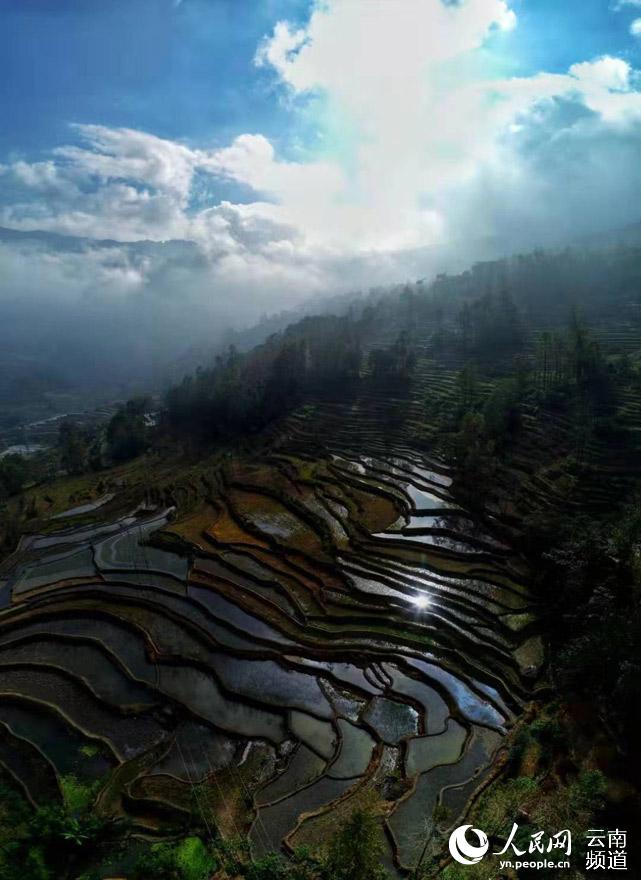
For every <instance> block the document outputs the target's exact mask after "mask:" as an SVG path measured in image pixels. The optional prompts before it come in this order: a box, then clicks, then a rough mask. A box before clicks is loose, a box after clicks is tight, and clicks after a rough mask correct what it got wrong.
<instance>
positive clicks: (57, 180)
mask: <svg viewBox="0 0 641 880" xmlns="http://www.w3.org/2000/svg"><path fill="white" fill-rule="evenodd" d="M623 6H624V4H621V5H620V9H619V11H616V10H615V11H613V13H612V14H613V15H622V14H623V11H622V10H623ZM361 12H362V10H360V8H359V6H358V4H342V3H334V2H330V3H324V4H320V3H318V4H316V3H315V4H312V6H311V8H310V11H309V16H308V18H307V19H306V21H305V22H304V23H303V24H302V25H301V24H300V22H297V23H292V22H289V21H288V20H286V19H283V20H281V21H277V22H275V23H274V26H273V28H272V29H271V31H269V32H267V33H265V35H264V37H263V39H262V40H261V41H259V42H258V43H257V44H256V46H255V54H254V57H253V59H251V61H250V63H249V65H248V76H255V77H258V78H259V79H258V80H257V81H258V82H260V83H262V84H263V87H264V88H265V89H266V90H267V91H266V94H267V96H268V98H267V99H266V100H270V101H272V102H273V103H274V105H275V106H276V105H279V106H281V112H283V111H282V107H283V106H284V107H285V111H284V112H286V118H287V126H286V128H285V129H284V130H283V132H282V136H281V137H280V138H278V139H274V138H273V137H269V136H268V135H267V134H263V133H261V132H260V131H251V130H248V131H241V132H240V133H236V134H234V135H233V136H231V137H227V139H226V140H225V138H224V137H223V136H222V135H220V136H218V137H217V138H216V139H210V140H207V139H203V140H201V141H199V142H195V141H194V140H193V139H191V140H190V141H189V142H187V141H186V140H185V141H182V140H179V139H172V138H169V137H161V136H159V135H158V134H155V133H153V132H151V131H146V130H142V129H141V128H135V127H118V126H113V125H107V124H101V123H100V122H97V121H96V120H92V119H88V120H82V121H76V122H74V123H73V124H71V125H68V126H66V128H65V131H66V135H65V138H64V139H63V142H62V143H57V144H55V145H54V144H52V146H51V147H50V148H43V149H42V150H40V152H39V154H38V155H37V156H34V155H29V154H28V153H26V152H25V153H23V154H21V153H20V151H18V152H17V153H16V152H15V151H14V152H13V153H12V154H11V155H10V156H9V157H7V158H6V161H4V162H3V164H2V165H0V180H1V181H2V184H3V192H2V199H1V201H0V225H2V227H3V231H2V233H1V234H0V319H1V320H0V345H1V346H2V349H3V363H4V365H5V372H6V370H7V369H8V373H6V375H8V376H9V380H8V381H9V382H11V381H14V382H21V381H22V379H21V376H24V375H26V374H28V373H29V371H33V370H41V371H42V370H44V371H45V372H46V371H48V373H49V376H50V379H51V381H52V382H53V384H54V385H59V386H60V387H83V388H88V389H89V388H92V387H98V386H102V387H105V386H109V387H112V388H114V389H121V390H122V391H123V392H125V391H130V390H132V389H136V388H137V387H141V388H158V387H161V386H162V385H163V383H166V382H167V381H169V380H171V379H174V378H176V376H177V375H180V373H181V371H182V372H184V371H185V370H189V369H192V368H193V366H194V365H195V364H197V363H202V362H206V361H207V359H208V358H211V357H212V356H213V353H214V352H215V351H216V350H217V349H218V348H220V347H221V346H224V345H225V344H226V341H227V340H228V339H229V335H230V330H231V329H232V328H234V329H240V328H243V327H249V326H251V325H253V324H255V323H256V322H257V321H259V320H260V318H261V316H264V315H270V314H274V313H278V312H281V311H283V310H294V311H296V310H297V309H301V308H302V309H304V308H305V304H306V303H308V302H310V301H311V302H314V304H315V307H316V308H318V303H319V301H322V300H323V298H331V297H333V296H335V295H336V294H340V293H344V292H348V291H354V290H367V289H369V288H370V287H372V286H381V285H392V284H396V283H401V282H404V281H405V280H415V279H417V278H428V279H429V278H431V277H433V276H434V275H435V274H437V273H440V272H454V271H459V270H461V269H463V268H465V267H466V266H468V265H470V264H472V263H473V262H475V261H477V260H483V259H489V258H494V257H498V256H503V255H509V254H511V253H514V252H517V251H527V250H531V249H533V248H535V247H538V246H546V247H557V246H563V245H565V244H567V243H572V242H573V241H576V240H577V239H580V238H581V237H582V236H586V235H593V236H594V235H596V236H598V235H599V233H601V232H602V231H606V230H611V229H616V228H618V227H623V226H625V225H627V224H630V223H634V222H636V221H637V220H638V219H639V214H640V212H639V209H638V205H639V204H641V163H639V161H638V156H639V154H640V148H641V92H640V91H639V83H640V74H639V71H638V70H637V69H636V68H635V67H634V65H633V63H632V62H631V61H630V60H629V58H628V57H623V56H624V53H621V56H618V55H614V54H601V55H594V53H593V52H590V53H589V54H587V55H583V54H582V48H581V46H580V45H577V47H576V50H575V51H576V57H575V59H574V61H573V62H572V63H570V64H568V65H566V67H565V68H564V69H562V70H560V69H559V66H558V64H556V65H555V66H554V67H553V68H552V69H546V68H545V67H541V68H540V69H538V68H530V69H528V70H527V71H525V70H524V69H523V68H522V67H521V68H519V67H518V65H515V64H514V63H512V62H511V61H510V52H511V51H512V48H511V47H512V46H513V44H512V43H511V42H510V41H511V40H512V41H513V40H514V39H515V37H514V35H515V34H518V30H519V28H520V27H521V26H522V25H521V20H520V17H519V16H520V12H519V8H518V6H517V4H513V3H511V2H507V0H469V2H466V3H447V4H446V3H442V2H441V0H430V2H423V0H420V2H419V0H406V2H405V3H403V4H402V6H399V5H397V4H372V5H371V6H369V7H368V14H367V15H366V16H364V15H362V14H361ZM203 112H205V111H203ZM6 381H7V379H6V377H5V382H6Z"/></svg>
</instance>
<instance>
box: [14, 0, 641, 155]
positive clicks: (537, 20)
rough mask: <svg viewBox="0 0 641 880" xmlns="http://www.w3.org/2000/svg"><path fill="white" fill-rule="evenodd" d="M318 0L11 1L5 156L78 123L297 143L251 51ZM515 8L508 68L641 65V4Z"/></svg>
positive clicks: (214, 140) (194, 137)
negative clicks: (608, 59) (608, 61)
mask: <svg viewBox="0 0 641 880" xmlns="http://www.w3.org/2000/svg"><path fill="white" fill-rule="evenodd" d="M366 2H367V0H366ZM373 2H376V0H373ZM392 2H394V0H392ZM397 2H403V0H397ZM310 5H311V4H310V3H309V2H308V0H182V2H180V3H176V0H109V2H104V0H82V2H78V0H4V2H3V4H2V12H1V16H2V27H1V28H0V82H1V83H2V86H1V91H0V101H1V110H2V115H3V118H4V119H5V120H7V121H8V122H9V124H8V125H3V126H2V127H1V128H0V155H2V156H3V157H4V159H5V160H6V159H7V158H9V157H11V156H12V155H20V156H23V157H24V156H29V157H34V156H35V155H36V154H38V152H42V151H46V150H48V149H50V148H51V147H53V146H56V145H58V144H62V143H66V142H68V140H69V129H68V125H69V123H71V122H78V123H82V122H92V123H100V124H103V125H108V126H124V127H128V128H140V129H143V130H145V131H150V132H153V133H154V134H157V135H159V136H160V137H165V138H171V139H177V140H186V141H188V142H193V143H198V144H202V143H205V142H206V143H210V144H220V145H222V144H223V143H225V142H228V141H229V140H231V139H232V138H233V137H234V136H236V135H238V134H241V133H243V132H245V131H260V132H262V133H263V134H265V135H266V136H267V137H269V138H270V139H272V140H274V141H276V142H279V141H282V142H283V143H282V148H283V149H284V150H287V149H288V147H289V141H290V139H294V140H295V141H297V140H298V139H300V137H301V119H300V114H299V115H298V117H297V118H296V119H295V120H292V114H291V112H290V111H289V110H288V109H287V106H286V105H285V103H284V102H283V101H282V100H279V95H278V93H277V90H276V89H275V84H274V76H273V74H272V73H271V72H270V71H268V70H264V69H259V68H256V67H255V66H254V65H253V58H254V55H255V53H256V47H257V46H258V44H259V42H260V40H261V39H262V38H263V37H264V36H265V35H266V34H268V33H269V32H270V31H271V30H272V28H273V27H274V24H275V23H276V22H277V21H279V20H283V19H286V20H288V21H291V22H294V23H299V24H301V25H302V24H303V23H304V22H305V21H306V19H307V17H308V14H309V9H310ZM512 5H513V8H514V9H515V10H516V12H517V14H518V16H519V27H517V28H516V29H515V30H514V31H513V32H512V33H510V34H509V35H508V37H507V38H506V39H505V40H504V45H503V46H502V47H501V48H502V51H501V52H500V53H499V56H500V60H501V62H502V65H503V69H504V70H505V71H506V72H508V73H512V74H514V75H530V74H532V73H535V72H537V71H539V70H549V71H554V72H562V71H565V70H567V68H568V67H569V66H570V65H571V64H572V63H574V62H575V61H577V60H583V59H585V58H592V57H595V56H597V55H603V54H613V55H617V56H618V57H622V58H626V59H629V60H630V61H632V62H634V61H637V62H638V61H639V58H640V56H641V41H639V40H635V39H634V38H632V37H631V35H630V33H629V25H630V22H631V21H632V20H633V19H634V18H635V17H637V16H641V7H639V8H637V9H636V10H635V8H634V7H633V6H628V7H627V8H625V9H624V10H621V11H619V12H614V11H613V4H612V3H611V2H609V0H563V2H561V0H518V2H515V3H514V4H512ZM635 12H636V14H635ZM302 133H303V134H304V132H302Z"/></svg>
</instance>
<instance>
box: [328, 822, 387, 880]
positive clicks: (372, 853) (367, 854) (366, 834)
mask: <svg viewBox="0 0 641 880" xmlns="http://www.w3.org/2000/svg"><path fill="white" fill-rule="evenodd" d="M382 852H383V844H382V842H381V839H380V828H379V824H378V822H377V820H376V817H375V816H374V814H373V812H372V811H371V810H366V809H359V810H354V812H353V813H352V815H351V816H350V818H349V819H348V820H347V822H346V823H345V825H344V826H343V828H342V829H341V830H340V831H338V832H337V834H335V835H334V837H333V839H332V841H331V843H330V846H329V852H328V856H327V859H326V862H325V872H324V873H325V877H326V878H327V880H385V878H387V877H388V876H389V875H388V873H387V871H386V870H385V869H384V868H383V866H382V865H381V863H380V860H381V854H382Z"/></svg>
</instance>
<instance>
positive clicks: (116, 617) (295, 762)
mask: <svg viewBox="0 0 641 880" xmlns="http://www.w3.org/2000/svg"><path fill="white" fill-rule="evenodd" d="M398 405H399V408H402V406H403V401H402V400H399V402H398ZM354 407H355V408H354ZM354 407H351V410H350V405H347V404H346V405H345V406H344V407H343V408H341V406H340V405H338V404H336V405H335V406H332V405H328V406H327V407H326V408H325V410H324V411H323V413H322V414H321V415H322V418H321V417H319V418H315V419H314V420H310V419H305V418H302V417H300V416H294V417H293V418H292V419H290V420H289V422H288V425H287V426H286V431H285V433H284V435H281V439H280V441H279V442H278V443H277V444H275V445H274V447H273V448H272V451H271V452H270V453H266V454H265V455H264V456H263V458H261V460H259V461H253V462H242V461H240V462H239V461H236V462H229V463H228V464H227V465H226V466H225V468H224V469H223V470H222V472H221V474H220V476H219V478H218V480H217V481H215V480H212V485H216V484H217V485H218V487H219V488H218V489H216V490H212V493H211V497H209V498H208V499H207V503H206V504H204V505H202V506H201V508H200V509H199V510H198V511H197V512H196V513H194V512H193V511H192V512H191V513H190V515H189V517H186V518H182V519H181V516H180V511H175V510H171V509H169V510H148V509H142V508H141V509H138V510H133V511H132V510H129V511H121V513H120V517H119V518H113V517H112V519H111V521H106V520H102V521H101V519H100V506H96V507H95V509H94V510H93V511H92V512H93V514H94V516H95V521H94V524H93V525H92V526H87V525H86V523H85V524H84V525H80V526H74V524H73V517H74V515H76V514H77V511H73V510H71V511H69V514H68V516H67V517H61V518H59V519H57V520H56V523H55V526H54V528H55V529H56V531H47V532H46V534H45V533H43V534H42V535H33V536H30V537H29V538H28V539H26V540H23V542H22V544H21V547H20V552H19V554H17V555H16V562H15V565H14V567H13V569H12V570H11V572H10V575H9V576H8V577H7V579H6V581H5V583H4V586H3V588H2V597H3V604H2V611H1V612H0V722H1V723H0V762H1V763H2V765H3V766H4V767H5V768H6V769H7V770H8V771H9V773H11V774H12V775H13V776H14V778H15V779H16V780H17V781H18V782H19V784H20V785H21V786H22V788H23V790H24V791H25V792H26V794H27V796H28V797H29V798H30V800H32V801H33V802H34V803H38V802H41V801H43V800H47V799H50V798H51V797H59V796H60V794H59V789H60V779H61V777H62V776H64V775H66V774H69V773H73V774H75V775H77V776H79V777H81V778H83V779H87V780H91V779H97V778H102V779H104V778H106V783H105V784H104V785H103V787H102V789H101V791H100V793H99V795H98V797H97V802H96V809H97V810H99V811H100V812H102V813H103V814H105V815H114V816H119V815H122V816H128V817H129V818H130V819H131V821H132V823H133V829H134V832H135V833H137V834H143V835H147V836H149V835H151V836H163V835H167V834H169V833H179V832H180V830H181V829H182V828H185V827H186V826H187V824H188V822H189V818H190V813H191V811H192V810H193V804H194V799H196V800H197V801H198V803H199V808H200V809H201V810H202V811H203V812H204V813H205V815H206V816H207V817H208V818H209V819H211V820H213V822H215V824H216V826H217V828H218V829H219V830H220V833H222V834H223V835H225V836H229V835H236V834H241V835H248V837H249V839H250V842H251V847H252V850H253V852H254V853H255V854H256V855H259V854H261V853H263V852H265V851H268V850H273V849H276V850H278V849H283V848H284V849H285V850H288V849H292V848H294V847H296V846H298V845H300V844H308V845H310V846H311V847H312V849H313V848H315V847H318V846H319V843H320V842H322V840H323V839H327V835H328V834H330V833H331V832H332V831H333V830H334V829H335V828H336V827H338V826H339V825H340V823H341V822H342V820H343V818H344V817H345V816H346V815H348V814H349V812H350V811H351V810H352V809H353V808H354V807H355V806H357V805H359V804H361V803H364V802H367V803H369V804H372V805H373V806H374V809H375V810H376V813H377V815H378V816H379V821H380V835H381V839H382V841H383V843H384V846H385V851H386V853H387V855H386V858H385V862H386V864H387V866H388V867H389V868H390V870H393V871H394V872H396V873H398V874H403V873H404V872H407V871H408V870H410V869H412V868H413V867H414V866H416V865H417V863H418V862H419V860H420V859H421V855H422V853H423V850H424V848H425V846H426V844H427V843H428V842H429V841H430V839H431V838H433V837H434V836H435V835H437V834H438V833H439V832H442V831H443V830H445V829H446V828H447V827H450V826H452V825H454V824H455V823H457V822H458V820H459V818H460V817H461V816H462V815H463V814H464V812H465V810H466V805H467V804H468V803H469V801H470V799H471V798H472V797H473V796H474V794H475V792H477V791H478V790H479V788H480V787H482V786H483V784H484V783H485V781H486V780H487V779H488V778H489V777H490V775H491V772H492V767H493V762H494V760H495V757H496V755H497V752H498V751H499V750H500V749H501V747H502V743H503V740H504V736H505V734H506V732H507V731H508V730H509V729H510V727H511V726H512V725H513V724H514V722H515V720H516V719H517V718H518V716H519V714H520V713H521V711H522V709H523V706H524V704H525V702H526V701H527V700H528V695H529V692H530V688H531V686H532V681H533V679H534V678H535V677H536V673H537V671H538V667H539V665H540V663H541V645H540V641H539V640H538V637H537V636H536V635H535V634H533V633H532V631H531V629H530V628H531V626H532V624H531V620H532V611H533V608H532V600H531V597H530V595H529V593H528V574H527V571H526V570H525V569H524V566H523V564H522V561H521V560H520V559H519V558H517V557H516V556H515V555H514V554H513V552H512V551H511V550H510V548H509V547H507V546H505V545H504V544H503V543H502V541H501V540H499V539H498V538H497V536H496V534H494V533H493V529H492V526H491V523H490V525H489V526H487V525H484V526H483V527H481V526H479V525H478V524H477V523H476V522H475V521H474V519H473V518H471V517H470V516H469V515H468V514H467V513H466V512H465V511H462V510H461V509H460V508H458V507H457V505H456V504H454V502H453V501H452V499H451V497H450V494H449V486H450V479H449V476H448V474H447V472H446V470H445V469H444V468H443V466H442V465H441V464H440V463H439V462H438V461H432V460H429V459H428V458H427V457H426V456H424V455H422V454H419V453H417V452H416V451H414V450H412V448H411V446H410V445H409V444H406V443H405V442H404V441H403V440H402V439H401V440H399V441H398V442H397V444H396V445H395V446H392V447H390V446H389V445H386V444H384V443H383V442H382V441H381V439H380V436H381V431H380V425H379V424H378V423H377V414H378V415H380V414H381V413H379V411H378V410H377V407H376V405H375V402H373V401H368V402H367V406H364V405H363V406H362V408H361V409H360V411H357V410H359V406H358V404H355V405H354ZM346 408H347V410H348V411H345V410H346ZM399 411H400V410H399ZM365 414H366V417H365ZM319 424H320V425H322V430H320V431H319ZM283 436H284V439H283ZM401 437H402V435H401ZM363 448H367V449H368V450H369V455H368V456H367V457H364V456H362V455H359V454H358V453H357V452H356V451H355V450H358V449H363ZM112 505H113V502H112V503H111V505H110V509H112ZM82 512H83V513H84V512H86V511H84V510H83V511H82ZM107 771H109V773H108V775H107V776H106V777H105V775H104V774H105V773H106V772H107ZM439 805H440V809H439V810H438V811H437V812H436V815H437V816H438V817H439V818H438V823H437V822H436V821H435V819H434V816H435V809H436V807H437V806H439Z"/></svg>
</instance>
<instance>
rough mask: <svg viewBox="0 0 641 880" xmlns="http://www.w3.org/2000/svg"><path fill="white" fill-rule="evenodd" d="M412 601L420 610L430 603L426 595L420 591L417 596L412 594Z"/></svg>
mask: <svg viewBox="0 0 641 880" xmlns="http://www.w3.org/2000/svg"><path fill="white" fill-rule="evenodd" d="M412 603H413V604H414V606H415V607H416V608H418V609H419V611H421V610H422V609H423V608H428V607H429V604H430V600H429V599H428V598H427V596H424V595H423V594H422V593H419V594H418V595H417V596H412Z"/></svg>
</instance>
